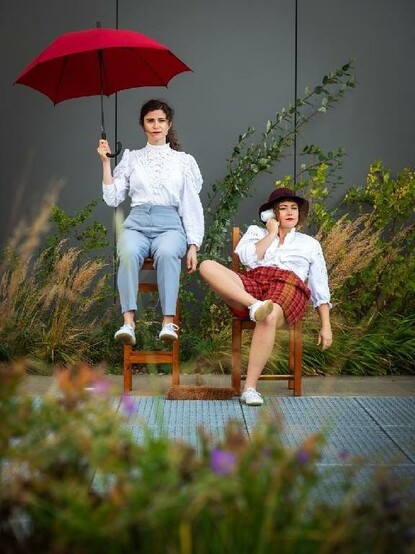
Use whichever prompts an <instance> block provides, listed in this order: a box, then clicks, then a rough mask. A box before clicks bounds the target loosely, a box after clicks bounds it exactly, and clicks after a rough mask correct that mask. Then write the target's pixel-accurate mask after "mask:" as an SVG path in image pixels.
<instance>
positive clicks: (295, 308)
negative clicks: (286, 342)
mask: <svg viewBox="0 0 415 554" xmlns="http://www.w3.org/2000/svg"><path fill="white" fill-rule="evenodd" d="M238 275H239V277H240V278H241V279H242V282H243V284H244V287H245V290H246V292H249V294H251V295H252V296H254V297H255V298H257V299H258V300H268V299H269V300H272V301H273V302H275V304H279V305H280V306H281V308H282V310H283V312H284V316H285V319H286V320H287V321H288V323H295V322H296V321H299V320H300V319H301V318H302V317H303V314H304V311H305V309H306V306H307V302H308V300H309V298H310V296H311V292H310V289H309V288H308V287H307V285H306V284H305V283H304V282H303V281H302V280H301V279H300V278H299V277H297V275H296V274H295V273H293V272H292V271H288V270H286V269H279V268H278V267H256V268H255V269H252V270H251V271H247V272H246V273H238ZM230 309H231V311H232V313H233V314H234V315H236V317H240V318H241V319H246V318H249V312H248V309H245V310H237V309H235V308H232V307H230Z"/></svg>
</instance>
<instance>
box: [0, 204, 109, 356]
mask: <svg viewBox="0 0 415 554" xmlns="http://www.w3.org/2000/svg"><path fill="white" fill-rule="evenodd" d="M55 198H56V194H54V193H50V194H48V196H47V197H46V198H45V199H44V201H43V203H42V205H41V208H40V210H39V213H38V215H37V216H36V217H35V219H34V220H33V222H32V223H31V224H30V225H28V226H23V225H19V226H18V228H17V232H16V233H15V235H14V236H13V237H12V239H11V240H10V241H9V242H8V244H7V245H6V247H5V250H4V256H3V260H2V262H1V266H0V269H1V277H0V298H1V303H0V337H1V344H0V359H2V360H11V359H16V358H19V357H28V358H30V359H32V360H33V361H34V362H41V363H46V364H50V363H53V364H56V363H63V364H69V363H74V362H76V361H78V360H82V359H85V360H88V359H89V356H88V352H89V351H90V350H91V347H93V346H94V344H93V339H92V337H93V335H94V326H95V325H97V324H98V320H99V318H100V317H102V313H103V311H102V309H101V308H102V304H103V301H104V299H105V296H106V289H105V284H106V276H105V275H102V269H103V268H104V266H105V264H104V262H103V261H100V260H87V261H82V260H81V254H82V252H81V249H80V248H76V247H72V246H69V244H68V241H66V240H62V241H61V242H60V243H59V244H57V245H56V246H55V248H54V252H53V254H52V256H51V254H50V252H48V260H46V255H45V251H42V249H41V241H42V238H43V236H44V234H45V232H46V231H47V229H48V221H49V216H50V210H51V206H52V204H53V203H54V201H55ZM51 257H52V260H53V261H52V264H51V265H50V258H51Z"/></svg>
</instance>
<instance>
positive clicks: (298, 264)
mask: <svg viewBox="0 0 415 554" xmlns="http://www.w3.org/2000/svg"><path fill="white" fill-rule="evenodd" d="M266 235H267V230H266V229H264V228H261V227H258V226H257V225H251V226H250V227H248V230H247V232H246V233H245V234H244V235H243V237H242V238H241V240H240V241H239V243H238V245H237V247H236V248H235V253H236V254H238V256H239V259H240V260H241V262H242V264H243V265H244V266H246V268H247V269H248V270H249V269H254V268H256V267H261V266H267V267H278V268H280V269H288V270H290V271H293V272H294V273H295V274H296V275H297V276H298V277H299V278H300V279H301V280H302V281H307V285H308V287H309V289H310V291H311V297H310V300H311V302H312V303H313V306H314V307H315V308H316V307H317V306H320V305H321V304H329V306H330V307H331V304H330V291H329V286H328V277H327V268H326V262H325V260H324V256H323V251H322V249H321V245H320V243H319V242H318V241H317V240H316V239H315V238H313V237H310V236H309V235H305V234H304V233H299V232H298V231H296V230H295V229H291V231H290V232H289V233H288V234H287V236H286V237H285V239H284V243H283V244H282V245H281V246H279V239H278V237H276V238H275V239H274V240H273V241H272V243H271V244H270V245H269V247H268V248H267V250H266V251H265V255H264V257H263V258H262V260H259V259H258V256H257V253H256V248H255V243H257V242H258V241H259V240H261V239H263V238H264V237H265V236H266Z"/></svg>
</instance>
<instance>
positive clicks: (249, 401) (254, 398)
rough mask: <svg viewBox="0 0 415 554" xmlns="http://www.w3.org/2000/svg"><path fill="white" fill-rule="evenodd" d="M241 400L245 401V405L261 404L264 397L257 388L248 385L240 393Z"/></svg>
mask: <svg viewBox="0 0 415 554" xmlns="http://www.w3.org/2000/svg"><path fill="white" fill-rule="evenodd" d="M241 402H245V404H246V405H247V406H262V404H263V403H264V399H263V398H262V396H261V395H260V394H259V392H258V391H257V390H255V389H254V388H252V387H249V389H246V390H244V392H243V393H242V394H241Z"/></svg>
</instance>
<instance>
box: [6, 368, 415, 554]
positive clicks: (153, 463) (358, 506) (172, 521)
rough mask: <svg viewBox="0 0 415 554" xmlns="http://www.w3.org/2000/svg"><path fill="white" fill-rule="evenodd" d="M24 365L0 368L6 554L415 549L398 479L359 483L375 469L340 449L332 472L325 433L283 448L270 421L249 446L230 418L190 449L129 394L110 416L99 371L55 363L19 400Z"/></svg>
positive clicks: (376, 476)
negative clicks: (50, 383)
mask: <svg viewBox="0 0 415 554" xmlns="http://www.w3.org/2000/svg"><path fill="white" fill-rule="evenodd" d="M26 369H27V368H26V367H25V366H24V365H22V364H15V365H4V366H1V367H0V418H1V421H2V425H1V427H0V482H1V487H0V545H1V552H2V553H3V554H43V553H45V552H47V553H49V554H83V553H85V552H88V553H89V554H94V553H96V554H101V553H102V552H105V553H109V554H117V553H120V554H121V553H122V554H124V553H125V552H151V553H154V554H157V553H160V554H165V553H169V554H175V553H177V554H179V553H180V554H191V553H197V554H204V553H206V554H212V553H217V554H223V553H229V554H231V553H234V552H238V553H239V554H244V553H252V552H255V553H257V554H260V553H264V554H265V553H269V552H280V553H281V554H283V553H287V554H288V553H289V554H292V553H296V554H299V553H307V554H313V553H316V554H317V553H321V554H350V553H353V554H358V553H362V554H363V553H367V552H371V553H372V552H376V553H377V554H390V553H391V552H397V553H398V552H399V553H400V554H410V553H411V552H414V546H415V543H414V541H415V535H414V521H415V518H414V515H415V514H414V504H413V502H412V496H411V492H410V490H409V489H408V488H407V484H406V483H405V482H404V481H403V480H402V481H401V480H399V479H397V477H396V475H394V476H392V474H390V473H388V471H386V469H385V470H384V471H381V472H379V473H376V472H371V476H370V477H369V478H367V477H366V478H363V479H362V478H359V473H360V472H361V470H364V469H365V464H366V462H367V463H369V464H370V460H361V459H360V460H359V459H357V458H355V457H354V456H353V455H352V454H351V453H347V452H339V453H338V456H339V466H340V465H341V464H344V463H345V465H343V466H342V467H343V470H344V471H343V472H340V473H339V469H338V468H337V469H336V475H333V474H332V473H330V471H328V470H327V469H324V464H323V465H319V462H320V461H321V453H322V449H323V448H324V442H325V439H324V431H322V432H318V433H315V434H311V435H309V436H307V437H305V438H304V440H303V441H302V442H300V443H299V444H298V445H297V446H295V447H288V446H286V444H285V442H284V440H283V428H284V427H283V422H282V421H281V417H280V414H279V413H274V414H272V415H271V416H270V417H269V418H266V417H265V416H264V417H263V418H262V419H261V420H260V423H259V424H258V425H257V427H255V428H254V429H253V430H252V433H251V436H250V437H249V438H248V436H247V435H246V432H245V431H244V430H243V429H242V427H241V426H240V424H239V423H238V422H235V421H230V422H229V423H228V425H227V427H226V429H225V432H224V437H223V439H221V440H219V441H217V442H216V441H214V440H213V439H212V437H210V436H209V435H208V434H207V432H206V431H205V430H204V429H203V428H200V429H199V447H198V448H196V449H195V448H194V447H193V446H190V445H189V444H186V443H182V442H179V441H176V442H173V441H171V440H169V439H168V437H167V435H166V434H165V432H164V431H163V426H164V423H165V422H164V419H163V414H162V413H159V414H158V420H159V422H160V428H159V430H158V431H159V432H155V430H154V429H149V428H146V424H145V423H144V422H143V421H141V420H137V415H138V414H137V413H136V408H135V404H134V398H133V397H131V396H128V395H127V396H122V397H121V398H118V400H119V404H120V407H119V409H118V411H117V407H118V404H117V403H116V402H115V398H114V391H113V390H111V386H110V383H109V382H108V381H107V380H106V379H105V377H104V375H103V374H102V371H100V370H99V369H95V370H92V369H91V368H90V367H88V366H86V365H79V366H75V367H71V368H67V369H58V368H56V379H57V381H56V386H55V387H54V388H53V390H51V391H50V392H49V393H48V394H46V395H45V396H44V397H42V399H33V398H29V397H24V396H22V395H21V394H19V384H20V382H21V379H22V377H23V375H24V372H25V370H26ZM159 412H160V411H159ZM129 417H134V424H135V425H138V426H139V427H140V428H141V438H140V439H139V440H137V439H136V438H135V439H134V437H133V435H132V434H131V432H130V431H129V428H128V425H127V422H128V418H129ZM389 469H392V468H389Z"/></svg>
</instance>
